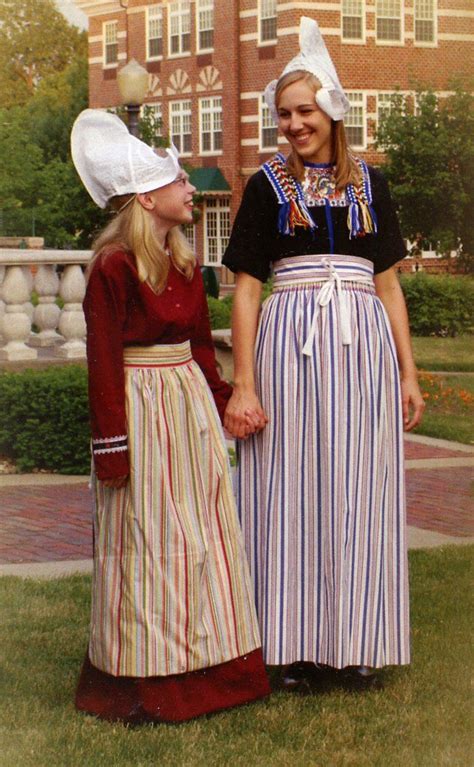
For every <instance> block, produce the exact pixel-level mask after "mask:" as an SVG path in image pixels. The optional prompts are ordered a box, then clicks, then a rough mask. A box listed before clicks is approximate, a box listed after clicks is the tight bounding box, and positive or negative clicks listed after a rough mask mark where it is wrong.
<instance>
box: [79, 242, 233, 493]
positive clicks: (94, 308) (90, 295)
mask: <svg viewBox="0 0 474 767" xmlns="http://www.w3.org/2000/svg"><path fill="white" fill-rule="evenodd" d="M84 313H85V317H86V323H87V363H88V369H89V403H90V412H91V428H92V442H93V447H94V448H97V447H98V448H99V449H100V451H99V453H98V454H97V453H96V452H95V450H94V465H95V471H96V473H97V476H98V478H99V479H112V478H114V477H119V476H122V475H126V474H128V473H129V462H128V451H127V448H126V435H127V420H126V414H125V378H124V367H123V348H124V347H125V346H151V345H153V344H177V343H182V342H183V341H187V340H189V341H190V342H191V350H192V355H193V358H194V359H195V361H196V362H197V364H198V365H199V367H200V368H201V370H202V371H203V373H204V375H205V377H206V380H207V382H208V384H209V387H210V389H211V391H212V393H213V395H214V399H215V402H216V406H217V409H218V411H219V414H220V416H221V418H222V417H223V414H224V410H225V407H226V404H227V402H228V400H229V397H230V395H231V393H232V388H231V387H230V386H229V384H227V383H226V382H225V381H222V380H221V378H220V377H219V374H218V372H217V369H216V360H215V353H214V345H213V342H212V336H211V329H210V325H209V313H208V308H207V301H206V295H205V291H204V286H203V282H202V277H201V272H200V269H199V267H196V269H195V270H194V275H193V278H192V279H191V280H190V281H188V280H187V279H186V277H184V276H183V275H182V274H181V273H180V272H178V271H177V270H176V269H175V268H174V267H173V266H171V268H170V272H169V276H168V281H167V285H166V288H165V290H164V291H163V292H162V293H160V294H159V295H157V294H156V293H154V291H153V290H152V289H151V288H150V287H149V286H148V285H147V284H145V283H143V282H140V280H139V279H138V273H137V268H136V265H135V259H134V257H133V256H132V255H130V254H127V253H125V252H124V251H122V250H117V251H115V252H113V253H110V254H108V255H107V256H105V257H102V258H99V259H98V261H97V262H96V263H95V265H94V267H93V269H92V272H91V275H90V277H89V281H88V285H87V292H86V297H85V300H84ZM105 450H108V452H105Z"/></svg>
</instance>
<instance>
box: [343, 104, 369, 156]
mask: <svg viewBox="0 0 474 767" xmlns="http://www.w3.org/2000/svg"><path fill="white" fill-rule="evenodd" d="M346 96H347V98H348V99H349V102H350V109H349V111H348V112H347V115H346V117H345V118H344V125H345V129H346V133H347V141H348V143H349V144H350V146H351V147H352V148H353V149H359V150H365V149H367V96H366V94H365V93H363V92H362V91H351V92H349V93H346ZM359 107H362V122H361V125H359V124H356V123H353V124H352V125H351V124H350V123H349V122H348V120H349V117H350V114H351V110H352V109H357V108H359ZM350 128H362V143H361V144H356V143H353V142H352V141H351V140H350V138H349V129H350Z"/></svg>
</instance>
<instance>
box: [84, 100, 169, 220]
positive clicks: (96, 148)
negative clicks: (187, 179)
mask: <svg viewBox="0 0 474 767" xmlns="http://www.w3.org/2000/svg"><path fill="white" fill-rule="evenodd" d="M71 154H72V159H73V162H74V165H75V166H76V170H77V172H78V174H79V176H80V177H81V181H82V183H83V184H84V186H85V188H86V189H87V191H88V192H89V194H90V196H91V197H92V199H93V200H94V202H95V203H96V204H97V205H98V206H99V207H100V208H105V207H106V206H107V203H108V202H109V200H110V199H111V198H112V197H116V196H119V195H122V194H137V193H144V192H151V191H152V190H153V189H159V188H160V187H162V186H166V184H170V183H171V182H172V181H174V180H175V178H176V177H177V175H178V173H179V172H180V166H179V162H178V152H177V150H176V148H175V147H174V146H173V145H172V146H171V147H170V148H169V149H167V150H166V155H165V156H163V157H160V156H159V155H158V154H156V152H155V151H154V150H153V149H152V148H151V147H150V146H148V145H147V144H145V143H144V142H143V141H140V139H138V138H135V136H132V135H131V134H130V133H129V132H128V130H127V127H126V125H125V124H124V123H123V122H122V120H121V119H120V118H119V117H117V115H113V114H110V113H109V112H104V111H102V110H100V109H85V110H84V111H83V112H81V113H80V115H79V116H78V117H77V119H76V121H75V123H74V125H73V128H72V133H71Z"/></svg>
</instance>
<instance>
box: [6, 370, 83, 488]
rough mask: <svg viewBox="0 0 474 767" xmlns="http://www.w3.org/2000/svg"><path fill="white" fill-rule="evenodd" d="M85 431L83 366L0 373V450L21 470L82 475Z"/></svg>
mask: <svg viewBox="0 0 474 767" xmlns="http://www.w3.org/2000/svg"><path fill="white" fill-rule="evenodd" d="M89 435H90V431H89V410H88V402H87V372H86V370H85V368H82V367H79V366H68V367H60V368H48V369H47V370H39V371H35V370H27V371H25V372H23V373H3V374H2V375H0V452H2V453H3V454H4V455H6V456H8V457H10V458H11V459H12V460H14V461H15V463H16V465H17V466H18V468H19V469H20V471H31V470H32V469H34V468H38V469H47V470H48V471H57V472H59V473H60V474H87V473H88V472H89V470H90V450H89V440H90V436H89Z"/></svg>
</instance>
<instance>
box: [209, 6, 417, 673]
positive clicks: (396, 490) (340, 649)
mask: <svg viewBox="0 0 474 767" xmlns="http://www.w3.org/2000/svg"><path fill="white" fill-rule="evenodd" d="M300 48H301V52H300V54H299V55H297V56H296V57H295V58H294V59H292V60H291V61H290V63H289V64H288V65H287V67H285V69H284V71H283V73H282V76H281V77H280V79H279V80H278V81H276V80H275V81H273V82H272V83H270V85H269V86H268V87H267V89H266V92H265V98H266V101H267V104H268V106H269V108H270V109H271V111H272V113H273V114H274V117H275V121H276V122H277V124H278V126H279V129H280V132H281V133H282V134H283V136H284V137H285V138H286V139H287V140H288V142H289V144H290V148H291V151H290V154H289V157H288V158H286V157H284V156H283V155H282V154H280V153H279V154H277V155H276V156H275V157H274V158H273V159H272V160H270V161H268V162H266V163H265V164H264V165H263V167H262V169H261V170H259V171H258V172H257V173H256V174H255V175H254V176H253V177H252V178H251V179H250V180H249V182H248V184H247V187H246V190H245V193H244V197H243V200H242V204H241V208H240V210H239V212H238V214H237V218H236V221H235V224H234V228H233V232H232V236H231V239H230V243H229V247H228V249H227V252H226V254H225V257H224V259H223V263H224V264H225V265H226V266H228V267H229V268H230V269H232V270H233V271H234V272H236V273H237V285H236V292H235V298H234V312H233V332H232V339H233V349H234V361H235V371H234V382H235V386H234V393H233V395H232V398H231V399H230V401H229V404H228V407H227V411H226V419H225V424H226V426H227V428H228V429H229V431H231V432H232V433H233V434H234V435H235V436H236V437H239V438H244V437H247V435H248V434H249V431H250V430H249V424H248V420H247V419H248V416H249V415H250V414H252V417H256V418H258V419H259V422H258V424H257V428H256V433H255V434H254V435H253V436H250V437H248V439H247V440H244V441H242V442H241V443H240V445H239V469H238V506H239V513H240V518H241V524H242V526H243V532H244V538H245V542H246V546H247V554H248V557H249V562H250V568H251V574H252V577H253V581H254V589H255V599H256V604H257V614H258V616H259V621H260V628H261V632H262V644H263V650H264V658H265V661H266V663H268V664H275V665H284V666H286V670H285V672H284V676H283V682H284V684H285V686H287V687H289V688H290V687H291V688H294V687H298V686H300V685H305V684H307V678H306V677H307V676H308V674H309V675H311V674H313V675H314V673H315V672H316V670H317V669H316V667H317V666H328V667H331V668H333V669H339V670H340V669H344V672H343V674H344V678H345V679H346V678H351V679H352V680H354V681H355V683H357V684H359V683H360V684H370V683H372V682H373V680H374V679H375V676H374V674H373V669H375V668H380V667H382V666H386V665H389V664H405V663H408V662H409V654H410V653H409V618H408V590H407V582H408V578H407V559H406V540H405V505H404V503H405V501H404V486H403V482H404V478H403V429H405V430H406V431H408V430H410V429H412V428H413V427H414V426H415V425H416V424H417V423H418V422H419V420H420V418H421V414H422V410H423V399H422V397H421V394H420V390H419V388H418V382H417V373H416V369H415V365H414V362H413V356H412V352H411V346H410V339H409V330H408V320H407V313H406V308H405V303H404V299H403V294H402V292H401V289H400V286H399V283H398V280H397V276H396V273H395V271H394V268H393V266H394V264H395V263H396V262H397V261H399V260H400V259H401V258H403V257H404V256H405V247H404V243H403V240H402V238H401V235H400V230H399V226H398V223H397V219H396V216H395V213H394V210H393V206H392V203H391V200H390V194H389V191H388V187H387V184H386V182H385V180H384V178H383V176H382V174H381V173H380V172H379V171H377V170H376V169H375V168H371V167H368V166H367V165H366V163H365V162H364V161H363V160H361V159H360V158H357V157H355V156H354V155H352V154H351V152H350V151H349V150H348V147H347V142H346V137H345V132H344V124H343V122H342V119H343V117H344V113H345V112H346V111H347V109H348V106H349V104H348V101H347V98H346V96H345V95H344V92H343V90H342V87H341V85H340V82H339V79H338V77H337V73H336V70H335V68H334V65H333V63H332V61H331V58H330V56H329V53H328V51H327V49H326V46H325V44H324V41H323V39H322V37H321V34H320V32H319V29H318V26H317V23H316V22H315V21H313V20H311V19H309V18H302V20H301V28H300ZM271 272H273V293H272V295H271V296H270V297H269V298H268V299H267V301H266V302H265V304H264V306H263V309H262V311H261V314H260V296H261V289H262V283H263V282H265V281H266V280H267V278H268V276H269V274H270V273H271Z"/></svg>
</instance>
